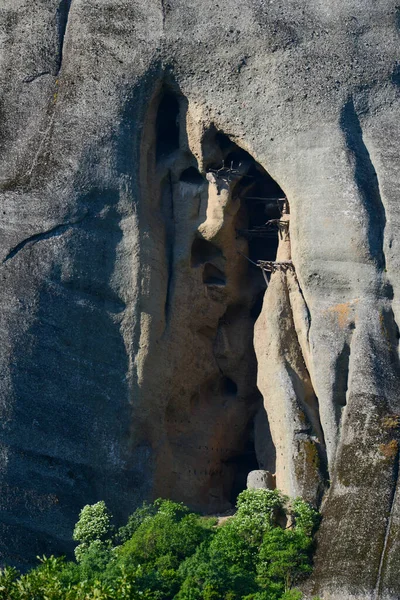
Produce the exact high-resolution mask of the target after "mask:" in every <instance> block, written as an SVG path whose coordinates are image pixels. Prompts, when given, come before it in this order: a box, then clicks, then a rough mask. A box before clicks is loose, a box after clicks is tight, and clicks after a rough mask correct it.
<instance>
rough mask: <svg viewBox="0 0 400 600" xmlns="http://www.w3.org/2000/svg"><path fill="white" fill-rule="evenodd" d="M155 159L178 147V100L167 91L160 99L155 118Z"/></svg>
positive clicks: (170, 152)
mask: <svg viewBox="0 0 400 600" xmlns="http://www.w3.org/2000/svg"><path fill="white" fill-rule="evenodd" d="M156 136H157V148H156V158H157V160H159V159H161V158H164V157H166V156H168V155H169V154H172V153H173V152H175V150H178V148H179V102H178V100H177V98H176V97H175V96H174V95H173V94H171V93H170V92H167V93H165V94H164V96H163V97H162V99H161V102H160V105H159V107H158V112H157V120H156Z"/></svg>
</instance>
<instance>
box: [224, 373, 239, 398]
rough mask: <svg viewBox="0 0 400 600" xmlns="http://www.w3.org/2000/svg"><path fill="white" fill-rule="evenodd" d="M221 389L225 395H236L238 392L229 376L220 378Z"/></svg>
mask: <svg viewBox="0 0 400 600" xmlns="http://www.w3.org/2000/svg"><path fill="white" fill-rule="evenodd" d="M222 391H223V393H224V394H226V395H227V396H236V394H237V392H238V386H237V385H236V383H235V382H234V381H233V379H230V378H229V377H224V378H223V380H222Z"/></svg>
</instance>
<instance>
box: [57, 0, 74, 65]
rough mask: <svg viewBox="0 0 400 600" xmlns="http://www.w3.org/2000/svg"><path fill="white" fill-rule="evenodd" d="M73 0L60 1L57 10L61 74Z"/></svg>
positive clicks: (58, 62) (58, 63)
mask: <svg viewBox="0 0 400 600" xmlns="http://www.w3.org/2000/svg"><path fill="white" fill-rule="evenodd" d="M71 4H72V0H60V4H59V5H58V9H57V31H58V60H57V71H58V72H60V70H61V66H62V61H63V54H64V42H65V34H66V31H67V26H68V19H69V14H70V10H71Z"/></svg>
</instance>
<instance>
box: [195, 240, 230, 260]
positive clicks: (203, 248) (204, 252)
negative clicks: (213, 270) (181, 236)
mask: <svg viewBox="0 0 400 600" xmlns="http://www.w3.org/2000/svg"><path fill="white" fill-rule="evenodd" d="M220 256H222V252H221V250H220V249H219V248H217V246H214V244H212V243H211V242H209V241H207V240H205V239H203V238H196V239H195V240H194V242H193V244H192V252H191V266H192V267H198V266H200V265H203V264H204V263H206V262H209V261H211V260H213V259H215V258H218V257H220Z"/></svg>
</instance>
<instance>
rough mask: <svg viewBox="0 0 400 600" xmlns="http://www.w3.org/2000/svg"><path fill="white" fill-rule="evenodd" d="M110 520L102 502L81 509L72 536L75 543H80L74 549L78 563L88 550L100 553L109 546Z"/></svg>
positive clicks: (110, 517) (109, 515)
mask: <svg viewBox="0 0 400 600" xmlns="http://www.w3.org/2000/svg"><path fill="white" fill-rule="evenodd" d="M111 519H112V516H111V514H110V512H109V511H108V509H107V507H106V505H105V503H104V502H103V501H101V502H97V503H96V504H91V505H90V504H87V505H86V506H84V507H83V508H82V510H81V512H80V515H79V520H78V522H77V524H76V526H75V529H74V533H73V536H72V537H73V539H74V540H75V541H76V542H80V544H79V546H77V547H76V548H75V557H76V560H77V561H78V562H80V561H82V560H83V558H84V556H85V554H86V553H87V552H88V551H89V550H90V549H91V550H93V551H95V550H98V551H100V550H103V549H104V548H106V547H109V546H110V541H111V540H110V538H111V535H112V533H113V527H112V525H111Z"/></svg>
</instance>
